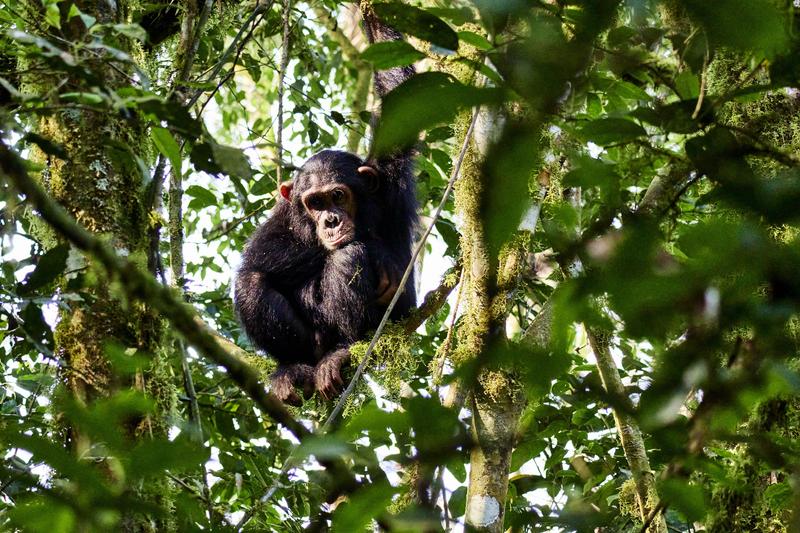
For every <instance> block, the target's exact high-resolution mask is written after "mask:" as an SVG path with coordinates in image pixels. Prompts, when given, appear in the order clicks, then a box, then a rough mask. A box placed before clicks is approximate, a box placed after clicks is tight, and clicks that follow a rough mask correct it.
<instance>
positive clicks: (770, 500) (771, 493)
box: [764, 481, 793, 512]
mask: <svg viewBox="0 0 800 533" xmlns="http://www.w3.org/2000/svg"><path fill="white" fill-rule="evenodd" d="M792 494H793V492H792V487H791V486H790V485H789V484H788V483H786V482H785V481H784V482H782V483H775V484H774V485H770V486H769V487H767V489H766V490H765V491H764V499H765V500H766V501H767V505H769V508H770V509H771V510H772V511H773V512H778V511H782V510H784V509H789V508H791V504H792Z"/></svg>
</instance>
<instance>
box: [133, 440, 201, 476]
mask: <svg viewBox="0 0 800 533" xmlns="http://www.w3.org/2000/svg"><path fill="white" fill-rule="evenodd" d="M206 459H208V450H207V449H205V448H203V447H202V446H200V445H198V444H194V443H192V442H190V441H189V440H188V439H187V438H186V437H185V436H184V437H182V438H178V439H176V440H174V441H165V440H149V439H145V440H143V441H141V442H140V443H139V444H138V445H137V446H136V448H134V449H133V450H132V451H131V453H130V455H129V456H128V457H127V462H128V472H129V475H130V477H131V478H133V479H142V478H145V477H147V476H151V475H157V474H163V472H164V471H165V470H167V469H169V470H170V471H172V472H174V471H181V470H191V469H193V468H196V467H198V466H199V465H201V464H202V463H203V462H204V461H205V460H206Z"/></svg>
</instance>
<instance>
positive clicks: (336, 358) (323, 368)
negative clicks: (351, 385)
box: [314, 348, 350, 400]
mask: <svg viewBox="0 0 800 533" xmlns="http://www.w3.org/2000/svg"><path fill="white" fill-rule="evenodd" d="M349 360H350V349H349V348H339V349H338V350H336V351H334V352H331V353H329V354H327V355H326V356H325V357H323V358H322V360H321V361H320V362H319V363H317V367H316V368H315V369H314V370H315V374H314V383H315V385H316V387H317V390H318V391H319V393H320V394H322V397H323V398H325V399H326V400H332V399H333V398H335V397H336V396H337V395H338V394H339V392H340V391H341V390H342V388H343V387H344V381H343V380H342V366H343V365H344V364H345V363H346V362H347V361H349Z"/></svg>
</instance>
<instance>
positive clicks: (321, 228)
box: [301, 183, 356, 250]
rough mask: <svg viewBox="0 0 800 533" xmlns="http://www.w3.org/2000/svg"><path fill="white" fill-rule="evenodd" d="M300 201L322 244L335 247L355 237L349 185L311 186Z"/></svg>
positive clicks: (353, 210)
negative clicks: (312, 221)
mask: <svg viewBox="0 0 800 533" xmlns="http://www.w3.org/2000/svg"><path fill="white" fill-rule="evenodd" d="M301 201H302V203H303V206H304V207H305V209H306V212H307V213H308V216H310V217H311V219H312V220H314V223H315V225H316V228H317V237H319V241H320V242H321V243H322V245H323V246H324V247H325V248H327V249H328V250H334V249H336V248H338V247H340V246H344V245H345V244H347V243H349V242H351V241H352V240H353V239H354V238H355V236H356V223H355V220H356V201H355V197H354V196H353V192H352V191H351V190H350V187H348V186H347V185H345V184H344V183H331V184H328V185H319V186H316V187H311V188H309V189H308V190H306V191H305V192H304V193H303V195H302V197H301Z"/></svg>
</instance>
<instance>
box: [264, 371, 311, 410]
mask: <svg viewBox="0 0 800 533" xmlns="http://www.w3.org/2000/svg"><path fill="white" fill-rule="evenodd" d="M269 379H270V383H271V384H272V394H274V395H275V396H277V397H278V399H279V400H280V401H282V402H283V403H286V404H289V405H294V406H296V407H299V406H301V405H303V401H302V400H301V399H300V396H298V395H297V392H295V387H299V388H300V389H302V391H303V397H304V398H305V399H306V400H307V399H309V398H311V395H312V394H314V368H313V367H311V366H309V365H281V366H279V367H278V369H277V370H276V371H275V372H273V373H272V375H271V376H270V378H269Z"/></svg>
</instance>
